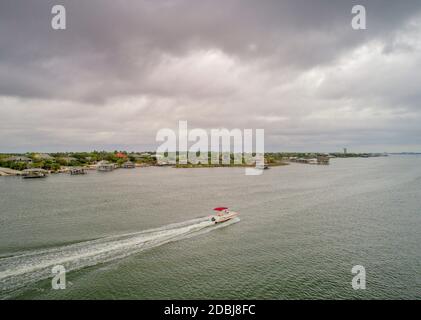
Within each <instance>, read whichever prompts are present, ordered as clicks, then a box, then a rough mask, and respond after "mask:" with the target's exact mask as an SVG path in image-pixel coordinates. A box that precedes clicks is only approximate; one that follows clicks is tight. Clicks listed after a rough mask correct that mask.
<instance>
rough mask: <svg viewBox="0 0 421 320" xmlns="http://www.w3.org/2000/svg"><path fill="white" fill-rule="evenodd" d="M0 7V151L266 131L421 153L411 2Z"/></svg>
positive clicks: (420, 49) (283, 140)
mask: <svg viewBox="0 0 421 320" xmlns="http://www.w3.org/2000/svg"><path fill="white" fill-rule="evenodd" d="M61 3H62V4H64V6H65V7H66V13H67V29H66V30H63V31H55V30H52V28H51V26H50V21H51V18H52V15H51V13H50V12H51V7H52V6H53V5H54V4H56V3H54V1H47V0H42V1H36V2H35V1H31V2H28V1H22V0H3V1H2V2H1V3H0V137H1V138H0V152H18V151H29V150H41V151H56V150H57V151H64V150H90V149H102V148H106V149H115V148H117V149H123V148H124V149H130V150H141V149H149V150H151V149H155V147H156V143H155V134H156V132H157V130H159V129H161V128H163V127H170V128H175V127H176V126H177V123H178V121H179V120H187V121H188V122H189V126H190V127H191V128H194V127H201V128H205V129H210V128H219V127H226V128H231V129H232V128H241V129H244V128H254V129H257V128H264V129H265V132H266V149H267V150H279V151H288V150H309V151H316V150H320V151H335V150H339V149H341V148H342V147H348V149H350V150H355V151H404V150H410V151H411V150H412V151H421V134H420V133H421V126H420V125H419V123H420V120H421V119H420V118H421V108H420V101H421V92H420V90H419V84H420V83H421V76H420V72H419V71H418V70H420V67H421V40H420V39H421V4H417V3H416V1H409V0H408V1H403V2H397V1H387V0H384V1H380V0H379V1H376V0H371V1H358V4H364V5H365V6H366V8H367V28H368V29H367V30H364V31H355V30H353V29H352V28H351V19H352V15H351V8H352V6H353V4H357V2H355V3H354V2H353V1H338V2H336V3H332V1H321V0H319V1H311V2H309V1H297V0H288V1H248V0H231V1H225V2H223V3H222V2H221V3H217V2H215V1H210V0H209V1H207V0H205V1H193V0H189V1H186V0H173V1H129V0H120V1H115V0H114V1H112V0H101V1H99V0H98V1H96V0H94V1H89V2H88V1H82V0H72V1H62V2H61Z"/></svg>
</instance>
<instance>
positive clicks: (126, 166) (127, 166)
mask: <svg viewBox="0 0 421 320" xmlns="http://www.w3.org/2000/svg"><path fill="white" fill-rule="evenodd" d="M121 167H122V168H124V169H133V168H134V167H135V164H134V163H133V162H131V161H126V162H125V163H123V164H122V165H121Z"/></svg>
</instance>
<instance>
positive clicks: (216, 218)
mask: <svg viewBox="0 0 421 320" xmlns="http://www.w3.org/2000/svg"><path fill="white" fill-rule="evenodd" d="M213 210H214V211H217V213H216V214H214V215H212V216H211V217H210V220H211V221H212V222H214V223H215V224H218V223H222V222H226V221H229V220H232V219H234V218H235V217H237V216H238V212H234V211H230V210H229V209H228V208H226V207H218V208H215V209H213Z"/></svg>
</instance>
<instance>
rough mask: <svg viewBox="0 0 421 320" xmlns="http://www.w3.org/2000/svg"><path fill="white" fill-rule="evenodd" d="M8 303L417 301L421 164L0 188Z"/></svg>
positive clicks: (379, 162)
mask: <svg viewBox="0 0 421 320" xmlns="http://www.w3.org/2000/svg"><path fill="white" fill-rule="evenodd" d="M221 205H223V206H228V207H230V208H232V209H233V210H235V211H238V212H240V219H238V220H236V221H232V222H231V223H230V224H226V225H220V226H216V227H215V226H213V225H212V224H209V222H208V219H207V216H208V215H209V214H210V213H211V212H210V210H209V209H211V208H213V207H216V206H221ZM55 264H63V265H64V266H65V267H66V269H67V270H68V273H67V288H66V289H65V290H52V289H51V276H52V275H51V267H52V266H53V265H55ZM357 264H359V265H363V266H364V267H365V268H366V272H367V290H365V291H361V290H360V291H354V290H353V289H352V287H351V280H352V277H353V274H352V273H351V268H352V266H354V265H357ZM0 298H20V299H34V298H35V299H85V298H86V299H102V298H111V299H153V298H157V299H173V298H177V299H187V298H199V299H207V298H210V299H223V298H231V299H236V298H237V299H252V298H258V299H296V298H304V299H324V298H334V299H347V298H363V299H380V298H386V299H392V298H410V299H415V298H421V157H416V156H406V157H403V156H402V157H401V156H391V157H388V158H369V159H336V160H333V161H332V164H331V165H330V166H310V165H300V164H293V165H290V166H285V167H277V168H272V169H270V170H267V171H265V172H264V174H263V175H262V176H245V175H244V170H243V169H241V168H215V169H172V168H139V169H133V170H129V169H128V170H123V169H121V170H116V171H114V172H111V173H96V172H90V173H89V174H88V175H86V176H69V175H53V176H50V177H48V178H47V179H39V180H38V179H34V180H22V179H20V178H16V177H2V178H0Z"/></svg>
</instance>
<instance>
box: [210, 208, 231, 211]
mask: <svg viewBox="0 0 421 320" xmlns="http://www.w3.org/2000/svg"><path fill="white" fill-rule="evenodd" d="M213 210H215V211H224V210H228V208H226V207H219V208H215V209H213Z"/></svg>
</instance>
